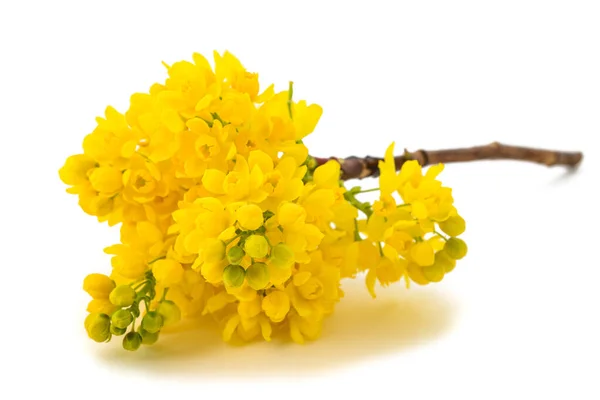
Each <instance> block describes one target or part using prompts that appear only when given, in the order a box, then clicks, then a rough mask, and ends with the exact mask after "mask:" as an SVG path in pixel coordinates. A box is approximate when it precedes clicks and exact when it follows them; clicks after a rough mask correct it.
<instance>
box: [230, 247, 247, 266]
mask: <svg viewBox="0 0 600 400" xmlns="http://www.w3.org/2000/svg"><path fill="white" fill-rule="evenodd" d="M245 255H246V253H244V249H242V248H241V247H240V246H234V247H232V248H230V249H229V251H228V252H227V261H229V264H233V265H239V264H240V262H241V261H242V258H244V256H245Z"/></svg>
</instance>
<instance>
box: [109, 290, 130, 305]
mask: <svg viewBox="0 0 600 400" xmlns="http://www.w3.org/2000/svg"><path fill="white" fill-rule="evenodd" d="M135 295H136V294H135V290H133V288H132V287H131V286H129V285H119V286H117V287H116V288H114V289H113V291H112V292H110V297H109V299H110V302H111V303H113V304H114V305H115V306H119V307H129V306H130V305H132V304H133V302H134V300H135Z"/></svg>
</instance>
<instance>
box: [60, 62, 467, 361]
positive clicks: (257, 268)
mask: <svg viewBox="0 0 600 400" xmlns="http://www.w3.org/2000/svg"><path fill="white" fill-rule="evenodd" d="M164 65H165V67H166V68H167V75H168V76H167V77H166V79H165V80H164V81H163V82H161V83H156V84H154V85H152V86H151V87H150V88H149V90H148V91H147V92H145V93H135V94H134V95H132V96H131V100H130V104H129V107H128V109H127V110H126V111H125V112H124V113H121V112H118V111H117V110H115V109H114V108H112V107H108V108H107V109H106V111H105V116H104V117H102V118H97V120H96V121H97V126H96V128H95V129H94V130H93V132H92V133H90V134H89V135H87V136H86V137H85V138H84V141H83V153H82V154H77V155H74V156H71V157H69V158H67V160H66V162H65V164H64V166H63V167H62V168H61V169H60V171H59V176H60V179H61V180H62V181H63V182H64V183H65V184H67V185H68V186H69V188H68V189H67V192H68V193H70V194H75V195H77V196H78V198H79V205H80V207H81V208H82V209H83V210H84V211H85V212H86V213H88V214H90V215H93V216H95V217H97V219H98V221H100V222H104V221H106V222H108V224H109V225H111V226H112V225H118V224H120V233H121V235H120V242H119V243H118V244H115V245H112V246H109V247H107V248H106V249H105V252H106V253H108V254H111V255H112V258H111V266H112V271H111V272H110V274H109V276H110V277H109V276H106V275H102V274H91V275H89V276H87V277H86V278H85V280H84V284H83V287H84V290H85V291H86V292H88V293H89V294H90V295H91V296H92V300H91V301H90V302H89V304H88V311H89V312H90V313H91V314H90V316H89V317H88V318H87V319H86V322H85V327H86V330H87V332H88V335H89V336H90V337H91V338H92V339H93V340H96V341H107V340H108V339H110V337H111V335H115V336H119V335H124V337H123V347H124V348H125V349H127V350H136V349H138V348H139V347H140V346H141V345H150V344H153V343H154V342H156V341H157V340H158V338H159V331H161V329H162V328H163V325H165V326H169V325H173V324H175V323H176V322H178V321H179V320H180V319H181V318H184V319H185V318H194V317H197V316H199V315H205V316H210V317H211V318H212V319H214V322H215V323H216V324H218V325H219V326H220V327H221V329H222V337H223V339H224V340H227V341H229V340H244V341H249V340H254V339H263V340H267V341H269V340H271V337H272V335H275V334H281V333H284V334H288V335H289V336H290V337H291V338H292V340H294V341H296V342H299V343H303V342H304V341H306V340H313V339H316V338H317V337H318V336H319V334H320V332H321V327H322V325H323V321H324V319H325V317H326V316H327V315H329V314H331V313H332V312H333V311H334V308H335V305H336V303H337V302H338V301H339V300H340V298H341V297H342V295H343V293H342V291H341V289H340V285H341V279H342V278H354V277H356V276H359V275H358V272H360V271H364V272H365V273H366V278H365V279H366V286H367V290H368V291H369V292H370V293H371V295H372V296H373V297H374V296H375V285H376V284H377V282H379V284H380V285H382V286H387V285H389V284H391V283H393V282H397V281H399V280H401V279H402V278H404V279H405V281H406V284H407V285H408V283H409V280H412V281H414V282H416V283H418V284H428V283H430V282H438V281H440V280H442V279H443V277H444V276H445V275H446V274H448V273H449V272H451V271H452V270H453V269H454V268H455V266H456V260H458V259H461V258H462V257H464V256H465V255H466V252H467V246H466V244H465V242H464V241H463V240H462V239H460V238H457V236H459V235H461V234H462V233H463V231H464V230H465V221H464V219H462V217H461V216H460V215H459V214H458V211H457V210H456V208H455V207H454V204H453V198H452V192H451V189H450V188H446V187H444V186H442V184H441V182H440V181H439V180H438V179H437V176H438V175H439V173H440V172H441V171H442V169H443V166H442V165H437V166H432V167H430V168H429V169H428V170H427V171H426V172H423V169H422V168H421V166H419V164H418V163H417V162H416V161H414V160H412V161H410V160H409V161H407V162H405V163H404V164H403V165H402V168H401V169H400V171H396V161H395V159H394V145H393V144H392V145H390V146H389V147H388V149H387V151H386V152H385V157H384V159H383V160H382V161H381V162H380V163H379V169H380V177H379V186H380V196H379V198H378V199H377V200H376V201H375V202H374V203H373V204H370V203H367V202H364V201H362V199H358V198H357V196H360V195H361V194H362V193H361V192H360V188H359V189H358V190H356V189H351V190H349V191H347V190H346V189H345V188H344V187H343V185H342V184H341V183H340V178H341V167H340V163H339V162H337V161H335V160H329V161H327V162H325V163H323V164H322V165H320V166H318V165H317V164H318V163H320V161H318V160H317V159H315V158H312V157H309V156H308V155H309V151H308V148H307V147H306V145H305V144H304V142H303V139H304V138H305V137H306V136H307V135H308V134H310V133H312V132H313V131H314V130H315V127H316V125H317V123H318V121H319V119H320V117H321V115H322V109H321V107H320V106H318V105H316V104H309V103H307V102H306V101H304V100H302V101H295V100H294V99H293V98H292V97H293V96H292V95H293V93H292V92H293V90H292V89H293V88H292V85H291V84H290V85H289V87H288V89H287V90H284V91H279V92H277V91H275V88H274V86H273V85H271V86H269V87H268V88H266V89H262V90H261V87H260V85H259V80H258V74H256V73H253V72H249V71H247V70H246V69H245V68H244V66H243V65H242V63H241V62H240V61H239V60H238V59H237V58H235V57H234V56H233V55H232V54H230V53H228V52H225V53H223V54H219V53H216V52H215V53H214V64H213V66H211V64H210V62H209V61H208V60H207V59H205V58H204V57H203V56H201V55H199V54H194V55H193V56H192V61H179V62H175V63H172V64H166V63H165V64H164ZM440 231H441V232H443V233H440ZM445 235H449V236H450V237H449V238H448V237H446V236H445ZM141 304H143V306H142V307H141V308H140V305H141ZM111 316H112V317H111ZM140 319H141V321H140ZM111 321H112V322H111ZM130 325H133V326H135V327H136V331H130V332H127V327H128V326H130ZM137 327H139V329H137Z"/></svg>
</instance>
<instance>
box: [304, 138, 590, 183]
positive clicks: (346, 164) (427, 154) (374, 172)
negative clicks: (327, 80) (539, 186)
mask: <svg viewBox="0 0 600 400" xmlns="http://www.w3.org/2000/svg"><path fill="white" fill-rule="evenodd" d="M582 158H583V154H582V153H581V152H568V151H554V150H544V149H535V148H531V147H520V146H509V145H505V144H501V143H498V142H493V143H490V144H488V145H485V146H474V147H466V148H460V149H446V150H417V151H415V152H409V151H407V150H405V151H404V154H403V155H401V156H396V157H394V161H395V164H396V169H397V170H399V169H400V168H402V165H403V164H404V163H405V162H406V161H408V160H416V161H417V162H418V163H419V164H421V165H422V166H426V165H432V164H438V163H444V164H447V163H454V162H465V161H478V160H518V161H529V162H534V163H537V164H543V165H547V166H549V167H550V166H554V165H564V166H566V167H570V168H574V167H576V166H577V165H578V164H579V163H580V162H581V159H582ZM329 160H336V161H337V162H339V163H340V165H341V169H342V179H344V180H348V179H363V178H367V177H377V176H379V168H378V164H379V161H382V160H383V159H382V158H379V157H371V156H366V157H354V156H351V157H346V158H337V157H330V158H319V157H315V161H316V162H317V165H323V164H325V163H326V162H327V161H329Z"/></svg>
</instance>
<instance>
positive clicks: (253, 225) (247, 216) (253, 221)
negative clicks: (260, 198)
mask: <svg viewBox="0 0 600 400" xmlns="http://www.w3.org/2000/svg"><path fill="white" fill-rule="evenodd" d="M235 216H236V218H237V220H238V222H239V223H240V225H241V226H242V228H243V229H245V230H248V231H254V230H256V229H258V228H260V226H261V225H262V224H263V212H262V210H261V209H260V207H259V206H257V205H256V204H248V205H245V206H241V207H240V208H238V209H237V211H236V212H235Z"/></svg>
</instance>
